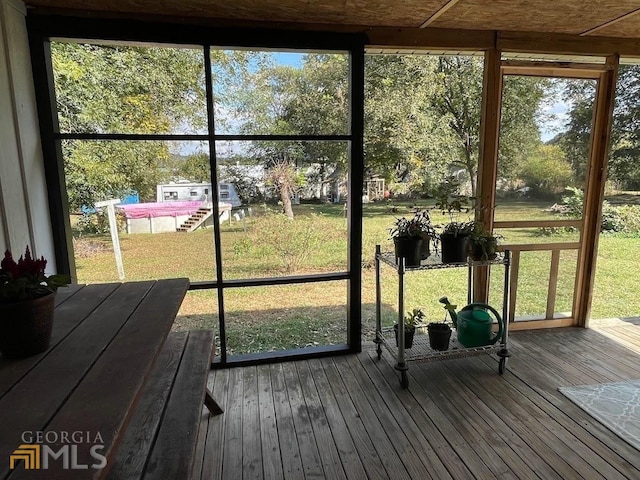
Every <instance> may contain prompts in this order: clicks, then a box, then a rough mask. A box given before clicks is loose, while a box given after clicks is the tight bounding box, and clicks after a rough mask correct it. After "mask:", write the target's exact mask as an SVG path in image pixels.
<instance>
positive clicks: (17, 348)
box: [0, 293, 55, 358]
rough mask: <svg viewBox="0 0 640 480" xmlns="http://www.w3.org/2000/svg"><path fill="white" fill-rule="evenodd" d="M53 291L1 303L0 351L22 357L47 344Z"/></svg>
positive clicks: (41, 350)
mask: <svg viewBox="0 0 640 480" xmlns="http://www.w3.org/2000/svg"><path fill="white" fill-rule="evenodd" d="M54 306H55V294H53V293H51V294H49V295H46V296H44V297H40V298H36V299H34V300H26V301H24V302H19V303H9V304H2V305H0V353H2V356H3V357H4V358H23V357H29V356H31V355H35V354H37V353H41V352H44V351H45V350H46V349H47V348H49V342H50V340H51V328H52V326H53V308H54Z"/></svg>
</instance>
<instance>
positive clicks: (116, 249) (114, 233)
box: [96, 198, 124, 280]
mask: <svg viewBox="0 0 640 480" xmlns="http://www.w3.org/2000/svg"><path fill="white" fill-rule="evenodd" d="M119 203H120V199H119V198H115V199H112V200H105V201H103V202H96V208H103V207H107V215H108V217H109V230H110V232H111V242H112V243H113V254H114V255H115V257H116V266H117V267H118V278H119V279H120V280H124V265H123V264H122V251H121V250H120V238H119V237H118V223H117V222H116V208H115V205H117V204H119Z"/></svg>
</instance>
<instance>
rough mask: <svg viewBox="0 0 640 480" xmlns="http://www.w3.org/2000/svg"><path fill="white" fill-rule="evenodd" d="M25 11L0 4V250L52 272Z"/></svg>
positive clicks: (11, 1)
mask: <svg viewBox="0 0 640 480" xmlns="http://www.w3.org/2000/svg"><path fill="white" fill-rule="evenodd" d="M25 15H26V9H25V6H24V3H22V1H19V0H0V249H2V251H3V252H4V250H5V249H7V248H8V249H10V250H11V251H12V252H13V253H14V254H16V255H17V254H18V253H20V252H22V251H23V250H24V247H25V246H26V245H30V246H31V248H32V249H33V250H34V252H36V254H37V255H44V256H45V258H47V260H49V264H48V266H47V270H48V271H49V272H53V271H55V259H54V249H53V235H52V232H51V220H50V218H49V204H48V201H47V186H46V182H45V178H44V166H43V162H42V148H41V145H40V132H39V129H38V117H37V110H36V102H35V93H34V89H33V75H32V72H31V59H30V55H29V43H28V39H27V28H26V25H25Z"/></svg>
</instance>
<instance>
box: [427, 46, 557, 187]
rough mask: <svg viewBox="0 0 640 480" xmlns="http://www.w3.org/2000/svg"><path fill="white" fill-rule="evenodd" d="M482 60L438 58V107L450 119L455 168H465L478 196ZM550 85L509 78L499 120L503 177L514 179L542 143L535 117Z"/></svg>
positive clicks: (532, 79) (435, 105) (436, 106)
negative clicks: (455, 153)
mask: <svg viewBox="0 0 640 480" xmlns="http://www.w3.org/2000/svg"><path fill="white" fill-rule="evenodd" d="M482 76H483V60H482V59H481V58H478V57H463V56H455V57H444V56H443V57H439V58H438V68H437V75H436V82H437V85H438V90H437V93H436V95H435V96H434V98H433V105H434V107H435V108H436V110H437V111H438V113H439V114H440V115H441V118H442V119H443V120H445V121H446V122H447V123H448V125H449V127H450V129H451V131H452V132H453V134H454V135H455V138H456V142H455V143H454V144H452V145H451V146H452V148H453V149H454V151H456V152H457V153H458V155H459V157H458V159H456V160H455V161H453V162H452V163H453V164H454V165H457V166H459V167H460V168H464V169H465V171H466V172H467V175H468V176H469V178H470V180H471V191H472V196H475V193H476V174H477V168H478V156H479V147H480V110H481V106H482ZM546 86H547V83H546V81H545V80H544V79H538V78H534V77H513V76H509V77H507V78H505V81H504V89H503V96H502V116H501V119H500V147H499V152H498V166H499V175H500V177H502V178H507V179H510V178H513V176H514V175H515V171H516V166H517V165H519V164H522V162H524V161H525V160H526V158H527V157H528V156H529V155H530V154H531V153H532V152H533V150H534V149H535V147H536V146H537V144H539V143H540V134H539V132H538V127H537V125H536V114H537V112H538V109H539V107H540V103H541V101H542V98H543V96H544V94H545V89H546Z"/></svg>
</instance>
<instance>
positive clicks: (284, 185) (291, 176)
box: [266, 158, 303, 220]
mask: <svg viewBox="0 0 640 480" xmlns="http://www.w3.org/2000/svg"><path fill="white" fill-rule="evenodd" d="M266 179H267V182H268V185H270V186H272V187H273V188H274V190H275V191H276V192H278V194H279V195H280V201H281V202H282V208H283V210H284V214H285V215H286V216H287V217H288V218H289V220H293V208H292V206H291V198H292V197H293V196H294V195H295V193H296V191H297V190H298V189H299V188H300V186H302V184H303V180H302V179H301V177H300V175H299V174H298V173H297V172H296V170H295V168H294V167H293V165H291V163H290V161H289V160H288V159H287V158H279V159H276V160H274V161H272V162H271V165H270V166H269V169H268V170H267V176H266Z"/></svg>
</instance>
